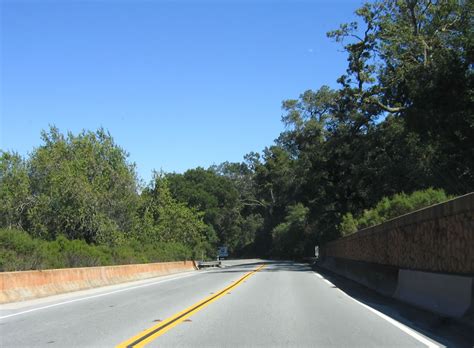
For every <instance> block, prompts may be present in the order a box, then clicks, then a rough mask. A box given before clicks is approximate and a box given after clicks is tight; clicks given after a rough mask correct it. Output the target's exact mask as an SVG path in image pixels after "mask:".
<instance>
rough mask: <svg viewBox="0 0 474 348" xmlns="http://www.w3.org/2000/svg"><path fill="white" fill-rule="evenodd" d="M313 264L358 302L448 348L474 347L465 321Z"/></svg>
mask: <svg viewBox="0 0 474 348" xmlns="http://www.w3.org/2000/svg"><path fill="white" fill-rule="evenodd" d="M312 267H313V269H314V270H315V271H316V272H318V273H320V274H321V275H323V276H324V277H325V278H326V279H328V280H329V281H331V282H332V283H333V284H334V288H339V289H340V290H342V291H343V292H345V293H346V294H347V295H349V296H350V297H352V298H354V299H356V300H357V301H359V302H362V303H364V304H365V305H367V306H369V307H372V308H374V309H376V310H377V311H379V312H381V313H383V314H385V315H386V316H388V317H390V318H392V319H394V320H396V321H398V322H401V323H403V324H404V325H406V326H408V327H410V328H412V329H414V330H415V331H418V332H420V333H422V334H423V335H425V336H427V337H429V338H432V339H433V340H435V341H437V342H439V343H441V344H444V345H446V346H447V347H473V346H474V333H473V328H472V327H469V326H468V325H467V324H465V323H462V322H460V321H458V320H456V319H452V318H448V317H443V316H440V315H437V314H434V313H432V312H429V311H426V310H423V309H419V308H416V307H413V306H411V305H408V304H406V303H403V302H401V301H398V300H395V299H393V298H390V297H386V296H382V295H380V294H378V293H377V292H375V291H373V290H371V289H368V288H367V287H365V286H363V285H360V284H358V283H356V282H354V281H352V280H349V279H346V278H344V277H341V276H339V275H337V274H335V273H333V272H331V271H328V270H325V269H323V268H321V267H318V266H316V265H314V266H312Z"/></svg>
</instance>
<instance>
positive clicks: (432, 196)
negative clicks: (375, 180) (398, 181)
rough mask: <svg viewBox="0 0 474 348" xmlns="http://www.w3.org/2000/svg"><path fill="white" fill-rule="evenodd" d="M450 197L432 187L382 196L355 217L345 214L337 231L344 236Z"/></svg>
mask: <svg viewBox="0 0 474 348" xmlns="http://www.w3.org/2000/svg"><path fill="white" fill-rule="evenodd" d="M451 198H453V197H452V196H448V195H446V193H445V192H444V191H443V190H435V189H433V188H428V189H426V190H422V191H415V192H413V193H411V194H409V195H407V194H405V193H403V192H402V193H398V194H396V195H394V196H392V197H390V198H387V197H384V198H383V199H382V200H381V201H380V202H379V203H377V205H376V206H375V207H374V208H372V209H368V210H364V212H363V213H362V214H361V215H360V216H358V217H357V218H354V216H353V215H352V214H351V213H347V214H345V215H344V216H343V218H342V222H341V224H340V225H339V231H340V232H341V234H342V235H343V236H346V235H349V234H352V233H354V232H356V231H357V230H360V229H362V228H366V227H370V226H374V225H378V224H381V223H383V222H385V221H387V220H390V219H393V218H395V217H397V216H400V215H403V214H407V213H410V212H412V211H415V210H418V209H421V208H425V207H428V206H430V205H433V204H436V203H441V202H445V201H447V200H448V199H451Z"/></svg>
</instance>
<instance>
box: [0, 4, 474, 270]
mask: <svg viewBox="0 0 474 348" xmlns="http://www.w3.org/2000/svg"><path fill="white" fill-rule="evenodd" d="M473 7H474V2H472V1H457V0H446V1H430V0H415V1H395V0H380V1H374V2H372V3H368V4H365V5H363V6H362V7H361V8H360V9H358V10H357V11H356V15H357V16H358V21H357V22H353V23H347V24H342V25H341V26H340V27H339V28H338V29H336V30H334V31H332V32H330V33H328V36H329V37H330V38H332V39H333V40H335V41H336V42H337V43H340V44H342V47H343V49H344V50H345V52H346V53H347V61H348V65H347V69H346V71H345V72H343V74H342V75H341V76H340V78H339V79H338V83H339V87H338V88H335V89H332V88H329V87H328V86H322V87H320V88H318V89H317V90H307V91H305V92H304V93H302V94H301V95H300V96H299V97H298V98H297V99H290V100H285V101H284V102H283V103H282V109H283V117H282V121H283V123H284V124H285V126H286V128H285V131H284V132H282V133H281V134H280V136H279V137H278V138H277V140H276V141H275V143H274V144H273V145H271V146H269V147H267V148H265V149H264V150H263V152H262V153H261V154H260V153H250V154H248V155H246V156H245V160H244V162H242V163H228V162H226V163H223V164H221V165H217V166H212V167H211V168H208V169H204V168H196V169H190V170H188V171H186V172H185V173H183V174H177V173H161V174H155V176H154V178H153V180H152V182H150V183H149V184H148V185H142V184H140V182H139V180H138V179H137V175H136V170H135V167H134V165H133V164H131V163H129V162H128V155H127V153H126V152H125V151H124V150H123V149H122V148H120V147H119V146H118V145H117V144H115V142H114V140H113V138H112V137H111V135H110V134H108V133H107V132H106V131H105V130H103V129H99V130H98V131H96V132H90V131H84V132H82V133H81V134H78V135H73V134H67V135H64V134H62V133H61V132H59V130H58V129H56V128H54V127H51V128H50V129H49V130H48V131H45V132H43V135H42V139H43V141H42V144H41V145H40V146H39V147H38V148H36V149H34V150H33V151H32V152H31V153H30V154H29V156H28V158H22V157H21V156H19V155H18V154H15V153H12V152H5V151H3V152H1V154H0V227H1V228H5V229H4V230H2V232H1V238H2V246H1V248H2V249H1V253H2V254H1V256H0V264H2V268H3V269H28V268H48V267H66V266H77V265H97V264H112V263H129V262H150V261H164V260H171V259H178V258H184V257H201V256H202V257H215V250H216V247H217V246H218V245H219V244H224V245H227V246H229V249H230V251H231V255H233V256H239V255H247V256H248V255H252V254H253V255H259V256H281V257H296V256H303V255H305V254H308V255H311V254H312V252H313V250H314V249H313V248H314V245H315V244H322V243H325V242H326V241H329V240H331V239H334V238H338V237H339V236H340V235H341V233H342V234H346V233H350V232H353V231H354V230H355V229H358V228H362V227H365V226H368V225H371V224H374V223H380V222H382V221H385V220H386V219H390V218H392V217H394V216H396V215H399V214H403V213H405V212H408V211H411V210H413V209H417V208H419V207H422V206H425V205H429V204H432V203H435V202H439V201H442V200H444V199H447V198H448V195H449V196H450V195H460V194H463V193H466V192H470V191H473V190H474V156H472V149H473V148H474V112H473V110H474V100H473V98H472V96H473V95H474V92H473V91H474V88H473V87H474V69H473V68H472V67H473V66H474V65H473V52H474V35H473V30H472V28H473V26H472V12H473V11H474V8H473ZM150 152H151V151H150ZM157 166H159V163H157ZM430 187H433V188H436V189H442V190H444V191H441V190H435V189H428V188H430ZM420 190H426V191H420ZM415 191H420V192H415ZM400 192H406V193H407V194H398V195H396V194H397V193H400ZM413 192H415V193H413ZM444 192H446V194H444ZM411 193H413V194H411ZM394 195H395V196H394ZM384 197H392V198H390V199H388V198H384ZM379 202H380V203H379ZM374 206H375V208H374V209H371V210H366V209H367V207H374ZM354 217H356V218H354Z"/></svg>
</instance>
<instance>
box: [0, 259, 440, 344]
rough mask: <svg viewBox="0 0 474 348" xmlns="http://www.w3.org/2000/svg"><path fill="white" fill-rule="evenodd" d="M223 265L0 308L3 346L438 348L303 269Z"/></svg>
mask: <svg viewBox="0 0 474 348" xmlns="http://www.w3.org/2000/svg"><path fill="white" fill-rule="evenodd" d="M224 265H225V267H224V268H219V269H211V270H205V271H198V272H188V273H185V274H179V275H175V276H168V277H161V278H155V279H151V280H147V281H141V282H135V283H130V284H125V285H119V286H114V287H107V288H102V289H95V290H88V291H81V292H78V293H73V294H67V295H62V296H54V297H51V298H47V299H41V300H35V301H28V302H24V303H17V304H9V305H2V306H0V336H1V341H0V343H1V346H2V347H49V348H53V347H113V346H120V345H121V346H127V345H130V344H132V345H133V346H136V347H139V346H142V345H145V344H146V345H147V347H154V346H160V347H250V346H266V347H278V346H287V347H346V346H351V347H385V346H387V347H388V346H392V347H394V346H396V347H427V346H429V347H437V346H443V344H441V343H440V340H438V337H436V335H430V334H429V333H428V334H427V333H426V332H424V333H423V334H422V333H420V332H419V331H418V330H417V328H416V327H413V325H411V326H412V327H411V328H409V327H408V326H406V325H404V324H401V323H399V321H397V320H394V319H393V318H392V317H391V316H390V315H388V316H387V315H385V314H383V313H381V312H380V311H378V310H375V309H373V308H372V307H371V306H367V305H366V304H364V303H361V302H359V301H357V300H355V299H353V298H351V297H350V296H349V295H347V294H346V293H345V292H343V291H341V290H340V289H339V288H338V287H337V286H336V285H334V284H333V283H331V282H330V281H329V280H328V279H326V277H325V276H324V275H321V274H319V273H317V272H314V271H313V270H312V269H311V267H309V266H308V265H305V264H298V263H293V262H282V261H280V262H275V261H274V262H272V261H262V260H246V261H233V262H232V261H228V262H225V263H224ZM441 341H442V340H441ZM442 343H446V342H442Z"/></svg>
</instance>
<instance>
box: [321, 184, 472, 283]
mask: <svg viewBox="0 0 474 348" xmlns="http://www.w3.org/2000/svg"><path fill="white" fill-rule="evenodd" d="M321 256H322V257H324V256H330V257H337V258H343V259H350V260H357V261H366V262H371V263H376V264H383V265H390V266H395V267H399V268H404V269H413V270H422V271H429V272H444V273H457V274H474V193H470V194H467V195H464V196H461V197H458V198H455V199H453V200H450V201H448V202H445V203H441V204H437V205H434V206H431V207H428V208H425V209H421V210H418V211H415V212H412V213H409V214H406V215H403V216H400V217H398V218H395V219H392V220H390V221H387V222H385V223H383V224H380V225H377V226H373V227H369V228H365V229H363V230H360V231H358V232H356V233H354V234H352V235H350V236H347V237H344V238H341V239H338V240H336V241H332V242H330V243H327V244H326V245H325V246H323V247H322V248H321Z"/></svg>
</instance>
